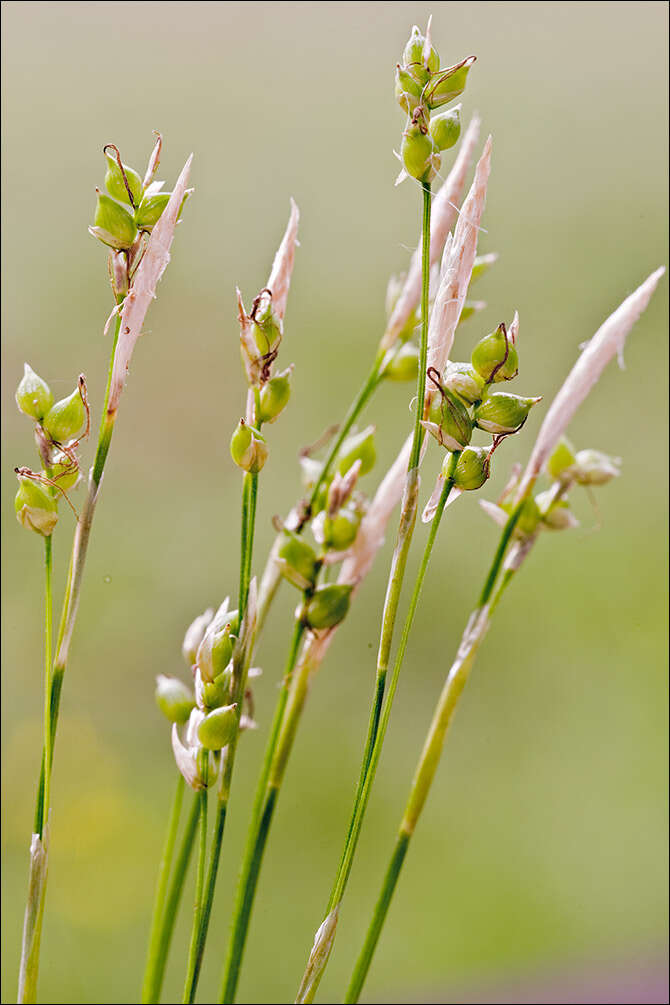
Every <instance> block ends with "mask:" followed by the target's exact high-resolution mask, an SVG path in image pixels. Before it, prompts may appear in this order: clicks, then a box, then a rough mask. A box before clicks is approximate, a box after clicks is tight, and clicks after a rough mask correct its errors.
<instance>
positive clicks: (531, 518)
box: [514, 496, 542, 537]
mask: <svg viewBox="0 0 670 1005" xmlns="http://www.w3.org/2000/svg"><path fill="white" fill-rule="evenodd" d="M541 520H542V514H541V512H540V507H539V506H538V505H537V502H536V500H535V499H533V497H532V496H529V497H528V498H527V499H526V500H524V502H523V505H522V506H521V511H520V513H519V516H518V517H517V521H516V526H515V528H514V531H515V534H516V536H517V537H532V535H533V534H534V533H535V531H536V530H537V528H538V526H539V524H540V522H541Z"/></svg>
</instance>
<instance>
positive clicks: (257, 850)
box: [220, 618, 309, 1001]
mask: <svg viewBox="0 0 670 1005" xmlns="http://www.w3.org/2000/svg"><path fill="white" fill-rule="evenodd" d="M304 632H305V624H304V622H303V620H302V618H296V623H295V628H294V632H293V639H292V642H291V648H290V651H289V655H288V659H287V662H286V669H285V671H284V678H283V681H282V686H281V691H280V694H279V697H278V699H277V704H276V707H275V712H274V717H273V721H272V726H271V728H270V735H269V737H268V742H267V746H266V749H265V755H264V758H263V766H262V768H261V772H260V775H259V778H258V783H257V787H256V795H255V797H254V805H253V809H252V812H251V822H250V825H249V831H248V834H247V840H246V844H245V850H244V856H243V859H242V871H241V873H240V879H239V882H238V887H237V894H236V897H235V906H234V909H233V919H232V927H231V933H230V941H229V944H228V956H227V959H226V965H225V969H224V976H223V983H222V991H221V998H220V1000H221V1001H233V1000H234V998H235V992H236V989H237V983H238V980H239V975H240V968H241V966H242V957H243V954H244V947H245V944H246V939H247V934H248V931H249V922H250V920H251V909H252V907H253V902H254V896H255V893H256V886H257V884H258V877H259V873H260V868H261V863H262V859H263V852H264V850H265V844H266V842H267V838H268V834H269V830H270V824H271V822H272V816H273V813H274V808H275V805H276V802H277V797H278V794H279V788H280V786H281V781H282V777H283V771H284V767H285V764H286V760H287V759H288V755H289V753H290V750H291V747H292V744H293V737H294V736H295V731H296V728H297V723H298V719H299V717H300V712H301V711H302V707H303V705H304V700H305V696H306V690H307V676H308V673H309V668H308V664H307V663H306V661H305V663H304V664H303V666H302V667H301V672H300V674H299V675H297V676H296V677H295V679H294V670H295V666H296V662H297V659H298V653H299V651H300V642H301V640H302V638H303V635H304ZM296 691H297V693H298V695H299V697H300V700H296Z"/></svg>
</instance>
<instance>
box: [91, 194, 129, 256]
mask: <svg viewBox="0 0 670 1005" xmlns="http://www.w3.org/2000/svg"><path fill="white" fill-rule="evenodd" d="M96 192H97V195H98V204H97V206H96V209H95V217H94V226H93V227H89V228H88V229H89V231H90V232H91V234H93V236H94V237H97V238H98V240H99V241H102V243H103V244H107V245H108V246H109V247H110V248H116V249H117V251H120V250H124V249H125V250H126V251H127V250H128V248H130V247H132V245H133V243H134V241H135V238H136V237H137V227H136V226H135V221H134V220H133V218H132V216H131V215H130V213H129V212H128V211H127V210H125V209H124V208H123V206H119V204H118V202H114V200H113V199H110V198H109V196H108V195H103V194H102V192H100V191H99V190H98V189H96Z"/></svg>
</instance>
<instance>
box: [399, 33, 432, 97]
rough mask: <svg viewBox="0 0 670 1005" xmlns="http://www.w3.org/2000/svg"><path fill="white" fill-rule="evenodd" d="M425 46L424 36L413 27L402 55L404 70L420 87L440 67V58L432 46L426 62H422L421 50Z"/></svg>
mask: <svg viewBox="0 0 670 1005" xmlns="http://www.w3.org/2000/svg"><path fill="white" fill-rule="evenodd" d="M425 44H426V37H425V35H423V34H422V32H421V31H420V30H419V28H417V26H416V25H414V27H413V28H412V33H411V35H410V37H409V39H408V41H407V43H406V45H405V48H404V50H403V54H402V58H403V63H404V64H405V69H406V70H407V71H408V72H409V73H411V74H412V76H413V77H414V78H415V79H416V80H417V81H418V83H420V84H421V85H422V86H423V85H424V84H425V83H426V81H427V80H428V78H429V76H430V74H431V73H436V72H437V70H438V69H439V66H440V57H439V56H438V54H437V51H436V49H435V48H434V47H433V46H431V48H430V52H429V54H428V60H427V61H425V60H424V57H423V49H424V46H425Z"/></svg>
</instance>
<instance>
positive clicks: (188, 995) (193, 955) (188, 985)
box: [182, 750, 209, 1002]
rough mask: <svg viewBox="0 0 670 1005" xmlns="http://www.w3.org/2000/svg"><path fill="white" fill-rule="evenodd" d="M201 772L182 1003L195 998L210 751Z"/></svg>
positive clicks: (206, 754)
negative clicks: (195, 862)
mask: <svg viewBox="0 0 670 1005" xmlns="http://www.w3.org/2000/svg"><path fill="white" fill-rule="evenodd" d="M200 760H201V765H200V770H201V772H202V776H203V779H204V785H203V787H202V789H201V791H200V792H199V793H198V802H199V804H200V824H199V826H200V846H199V849H198V868H197V873H196V879H195V904H194V907H193V926H192V928H191V943H190V947H189V953H188V966H187V968H186V980H185V982H184V995H183V997H182V1002H192V1001H193V998H194V996H195V970H196V965H197V958H198V943H199V939H200V931H201V924H202V910H203V903H204V896H205V870H206V867H207V802H208V789H207V771H208V764H209V751H207V750H204V751H203V752H202V754H201V755H200Z"/></svg>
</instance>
